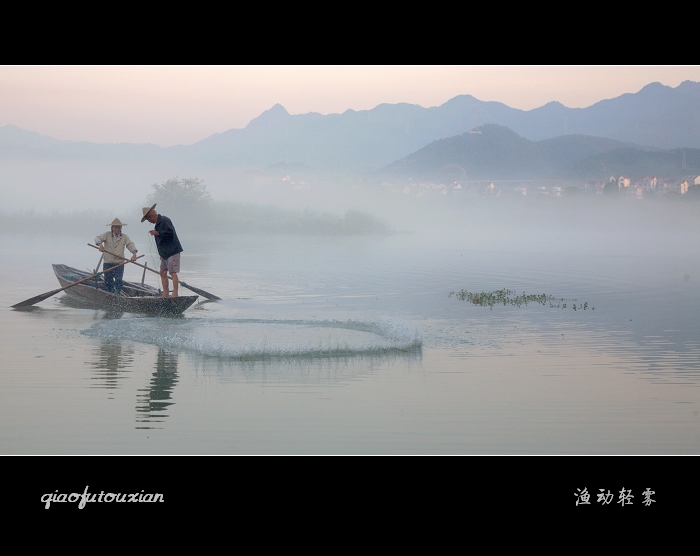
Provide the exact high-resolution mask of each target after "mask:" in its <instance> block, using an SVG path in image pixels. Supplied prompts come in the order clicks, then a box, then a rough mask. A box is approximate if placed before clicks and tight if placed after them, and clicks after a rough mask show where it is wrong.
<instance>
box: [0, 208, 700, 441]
mask: <svg viewBox="0 0 700 556" xmlns="http://www.w3.org/2000/svg"><path fill="white" fill-rule="evenodd" d="M443 224H444V225H443V226H442V227H436V228H434V229H430V230H429V231H428V229H427V228H425V231H411V232H410V233H396V234H393V235H373V236H371V235H367V236H283V235H261V236H254V235H239V236H235V235H221V236H214V237H195V236H186V235H182V234H181V240H182V243H183V246H184V249H185V252H184V253H183V256H182V271H181V277H182V279H183V280H185V281H187V282H189V283H191V284H192V285H195V286H197V287H200V288H203V289H205V290H207V291H210V292H213V293H215V294H216V295H218V296H220V297H222V298H223V301H222V302H219V303H201V304H198V305H195V306H193V307H192V308H190V309H189V310H188V311H187V312H186V313H185V314H184V316H183V317H182V318H154V317H146V316H142V315H134V314H119V315H114V314H107V313H105V312H104V311H99V310H92V309H86V308H82V307H76V306H74V305H72V304H71V303H69V302H67V301H66V296H65V294H63V293H61V294H58V295H56V296H54V297H52V298H50V299H48V300H46V301H43V302H41V303H39V304H38V305H36V306H35V307H33V308H32V309H30V310H21V311H19V310H12V309H10V308H9V307H10V306H11V305H13V304H14V303H17V302H18V301H21V300H23V299H27V298H29V297H32V296H34V295H37V294H40V293H43V292H47V291H50V290H53V289H56V288H58V282H57V281H56V278H55V276H54V275H53V272H52V269H51V264H52V263H64V264H67V265H70V266H74V267H76V268H80V269H83V270H87V269H89V268H94V266H95V265H96V263H97V259H98V256H96V251H95V250H93V249H90V248H89V247H87V246H86V243H87V242H88V241H91V240H92V238H93V237H94V235H95V231H93V230H86V233H85V235H84V236H80V237H77V236H48V235H19V234H9V233H5V234H2V241H1V242H0V253H1V254H2V260H3V263H4V264H3V265H2V267H1V268H0V282H1V283H2V286H3V287H2V289H0V327H2V335H1V338H2V339H1V340H0V359H1V360H2V372H1V373H0V396H1V403H0V412H1V415H0V444H1V446H2V448H1V450H0V451H1V452H2V453H3V454H697V453H699V452H700V390H699V389H698V386H699V385H700V342H699V341H698V340H699V338H698V324H699V321H700V257H699V256H698V255H700V249H699V245H700V241H698V239H700V237H699V236H700V233H699V230H698V228H697V225H695V224H693V225H691V226H690V228H689V229H690V232H683V233H680V232H678V230H677V229H663V228H659V227H645V226H637V227H636V228H634V229H633V230H631V229H630V230H625V229H615V230H612V231H609V230H602V229H601V227H600V226H597V225H592V226H589V227H587V228H586V229H581V228H580V227H573V228H570V229H567V231H563V230H562V229H554V228H552V227H543V228H537V229H535V228H532V229H530V228H528V229H527V230H523V229H518V228H517V227H516V226H515V225H514V226H513V228H512V229H507V228H505V227H503V226H499V225H496V224H494V225H493V226H492V227H491V228H488V229H486V228H483V227H482V228H479V229H478V230H476V231H475V229H474V228H473V227H470V226H467V225H463V224H460V223H459V221H458V219H457V223H455V222H452V223H449V224H448V223H443ZM176 225H177V222H176ZM134 228H136V227H134ZM137 230H138V233H136V230H133V231H132V230H131V229H127V231H128V232H133V235H131V237H132V239H134V241H136V243H137V246H138V247H139V249H140V252H141V253H145V254H146V256H145V257H144V260H147V261H148V264H149V266H154V265H155V264H156V263H157V260H156V255H155V253H156V252H155V248H154V246H153V245H152V244H148V239H147V237H148V236H146V231H145V227H144V229H143V230H142V229H138V228H137ZM125 279H127V280H132V281H140V280H141V270H140V269H138V268H136V267H130V268H128V269H127V271H126V275H125ZM146 281H147V283H149V284H151V285H154V286H156V287H157V286H158V282H157V277H156V276H155V275H150V276H147V277H146ZM503 288H507V289H509V290H512V291H513V292H515V293H516V294H521V293H525V294H528V295H535V294H536V295H541V294H545V295H547V296H549V295H551V296H553V298H556V299H558V300H563V301H560V302H558V306H550V304H549V303H547V304H540V303H537V302H530V303H527V304H521V305H520V306H516V305H513V304H506V305H503V304H496V305H494V306H492V307H488V306H479V305H474V304H472V303H470V302H469V300H463V299H459V298H458V297H457V296H454V295H453V296H450V293H451V292H455V291H460V290H463V289H464V290H467V291H470V292H493V291H496V290H500V289H503ZM181 293H182V294H186V293H188V292H187V291H186V290H184V289H183V291H182V292H181ZM200 300H202V299H201V298H200ZM584 303H585V310H584V308H583V304H584ZM564 304H566V307H564ZM574 306H576V310H574Z"/></svg>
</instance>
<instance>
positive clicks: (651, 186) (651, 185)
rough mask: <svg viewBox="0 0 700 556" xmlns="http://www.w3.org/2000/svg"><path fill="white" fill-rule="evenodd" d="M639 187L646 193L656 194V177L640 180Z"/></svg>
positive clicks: (646, 177)
mask: <svg viewBox="0 0 700 556" xmlns="http://www.w3.org/2000/svg"><path fill="white" fill-rule="evenodd" d="M638 186H639V187H641V189H642V191H643V192H644V193H655V192H656V177H655V176H645V177H643V178H642V179H641V180H639V184H638Z"/></svg>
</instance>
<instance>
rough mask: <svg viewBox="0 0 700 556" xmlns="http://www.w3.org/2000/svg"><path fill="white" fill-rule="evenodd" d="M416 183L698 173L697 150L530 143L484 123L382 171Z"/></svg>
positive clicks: (586, 141)
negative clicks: (408, 177) (423, 181)
mask: <svg viewBox="0 0 700 556" xmlns="http://www.w3.org/2000/svg"><path fill="white" fill-rule="evenodd" d="M384 172H385V173H387V174H389V175H393V176H397V177H398V176H402V177H407V176H412V177H413V178H416V179H434V180H440V179H445V178H447V179H468V180H483V179H492V180H498V179H500V180H505V179H535V178H555V179H557V178H560V179H571V180H581V179H607V178H609V177H610V176H613V175H614V176H620V175H629V176H634V177H642V176H645V175H656V176H659V177H662V176H663V177H680V176H682V175H687V174H691V173H696V174H700V149H675V150H672V151H661V150H659V149H649V148H647V149H643V148H641V147H639V146H638V145H634V144H632V143H624V142H622V141H616V140H614V139H605V138H601V137H592V136H590V135H564V136H562V137H555V138H553V139H543V140H541V141H530V140H529V139H525V138H524V137H521V136H520V135H518V134H517V133H515V132H514V131H512V130H510V129H508V128H507V127H503V126H498V125H493V124H491V125H484V126H481V127H480V128H478V129H477V130H474V131H472V132H469V133H464V134H462V135H458V136H456V137H450V138H448V139H440V140H438V141H434V142H433V143H431V144H430V145H428V146H426V147H423V148H422V149H419V150H418V151H416V152H415V153H413V154H411V155H409V156H407V157H405V158H403V159H401V160H398V161H396V162H393V163H392V164H390V165H388V166H387V167H385V168H384Z"/></svg>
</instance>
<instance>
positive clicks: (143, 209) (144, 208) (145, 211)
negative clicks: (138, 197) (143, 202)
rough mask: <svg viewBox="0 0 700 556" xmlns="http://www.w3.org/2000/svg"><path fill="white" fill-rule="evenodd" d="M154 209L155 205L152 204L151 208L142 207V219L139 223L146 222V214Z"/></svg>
mask: <svg viewBox="0 0 700 556" xmlns="http://www.w3.org/2000/svg"><path fill="white" fill-rule="evenodd" d="M154 208H156V203H153V206H152V207H143V208H142V209H141V210H142V211H143V218H142V219H141V222H143V221H144V220H146V216H148V213H149V212H151V211H152V210H153V209H154Z"/></svg>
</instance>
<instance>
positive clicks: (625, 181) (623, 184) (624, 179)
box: [617, 176, 632, 189]
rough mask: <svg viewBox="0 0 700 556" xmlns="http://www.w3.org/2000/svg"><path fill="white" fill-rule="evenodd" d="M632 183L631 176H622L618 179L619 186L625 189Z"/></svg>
mask: <svg viewBox="0 0 700 556" xmlns="http://www.w3.org/2000/svg"><path fill="white" fill-rule="evenodd" d="M631 183H632V180H631V179H630V178H628V177H627V176H620V177H619V178H618V180H617V186H618V187H619V188H620V189H623V188H625V187H629V186H630V184H631Z"/></svg>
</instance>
